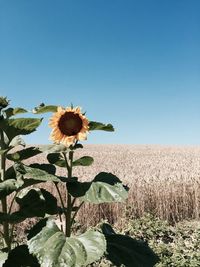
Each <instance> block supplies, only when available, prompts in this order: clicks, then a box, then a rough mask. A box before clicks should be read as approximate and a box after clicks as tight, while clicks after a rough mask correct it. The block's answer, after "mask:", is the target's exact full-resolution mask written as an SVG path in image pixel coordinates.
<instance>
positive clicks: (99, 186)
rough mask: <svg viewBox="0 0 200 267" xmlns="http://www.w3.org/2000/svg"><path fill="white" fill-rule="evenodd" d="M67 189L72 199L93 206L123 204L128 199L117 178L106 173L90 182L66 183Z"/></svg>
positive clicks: (74, 181)
mask: <svg viewBox="0 0 200 267" xmlns="http://www.w3.org/2000/svg"><path fill="white" fill-rule="evenodd" d="M67 189H68V191H69V193H70V194H71V195H72V196H73V197H81V200H82V201H85V202H91V203H94V204H100V203H109V202H124V201H125V200H126V199H127V197H128V192H127V190H126V188H125V186H124V185H123V184H122V183H121V181H120V180H119V178H117V177H116V176H115V175H113V174H111V173H106V172H101V173H99V174H98V175H97V176H96V177H95V178H94V180H93V181H92V182H79V181H76V180H71V181H68V183H67Z"/></svg>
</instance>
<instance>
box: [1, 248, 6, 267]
mask: <svg viewBox="0 0 200 267" xmlns="http://www.w3.org/2000/svg"><path fill="white" fill-rule="evenodd" d="M7 258H8V253H6V252H3V251H0V267H3V266H4V262H5V261H6V260H7Z"/></svg>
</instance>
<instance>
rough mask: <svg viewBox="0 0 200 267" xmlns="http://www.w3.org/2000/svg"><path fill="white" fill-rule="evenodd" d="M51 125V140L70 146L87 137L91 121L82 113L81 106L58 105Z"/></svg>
mask: <svg viewBox="0 0 200 267" xmlns="http://www.w3.org/2000/svg"><path fill="white" fill-rule="evenodd" d="M49 126H50V127H52V128H53V130H52V132H51V136H50V138H51V140H53V141H54V142H55V143H57V144H60V143H62V144H64V145H66V146H67V147H68V146H70V145H72V144H74V143H75V142H76V141H78V140H86V139H87V133H88V130H89V121H88V119H87V118H86V117H85V115H84V114H82V113H81V108H80V107H75V108H73V107H67V108H66V109H64V108H62V107H58V108H57V112H55V113H54V114H53V116H52V117H51V119H50V122H49Z"/></svg>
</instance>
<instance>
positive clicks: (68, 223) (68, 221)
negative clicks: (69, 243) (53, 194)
mask: <svg viewBox="0 0 200 267" xmlns="http://www.w3.org/2000/svg"><path fill="white" fill-rule="evenodd" d="M73 154H74V151H72V150H71V151H70V152H69V164H68V162H67V157H66V155H65V161H66V166H68V167H69V168H67V169H68V179H71V178H72V167H73ZM66 201H67V214H66V216H65V235H66V236H67V237H70V235H71V215H72V207H73V205H72V197H71V195H70V194H69V192H68V191H67V200H66Z"/></svg>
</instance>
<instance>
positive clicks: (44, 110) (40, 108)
mask: <svg viewBox="0 0 200 267" xmlns="http://www.w3.org/2000/svg"><path fill="white" fill-rule="evenodd" d="M57 108H58V106H54V105H49V106H45V105H40V106H38V107H35V108H34V109H33V113H35V114H41V113H47V112H56V111H57Z"/></svg>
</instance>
